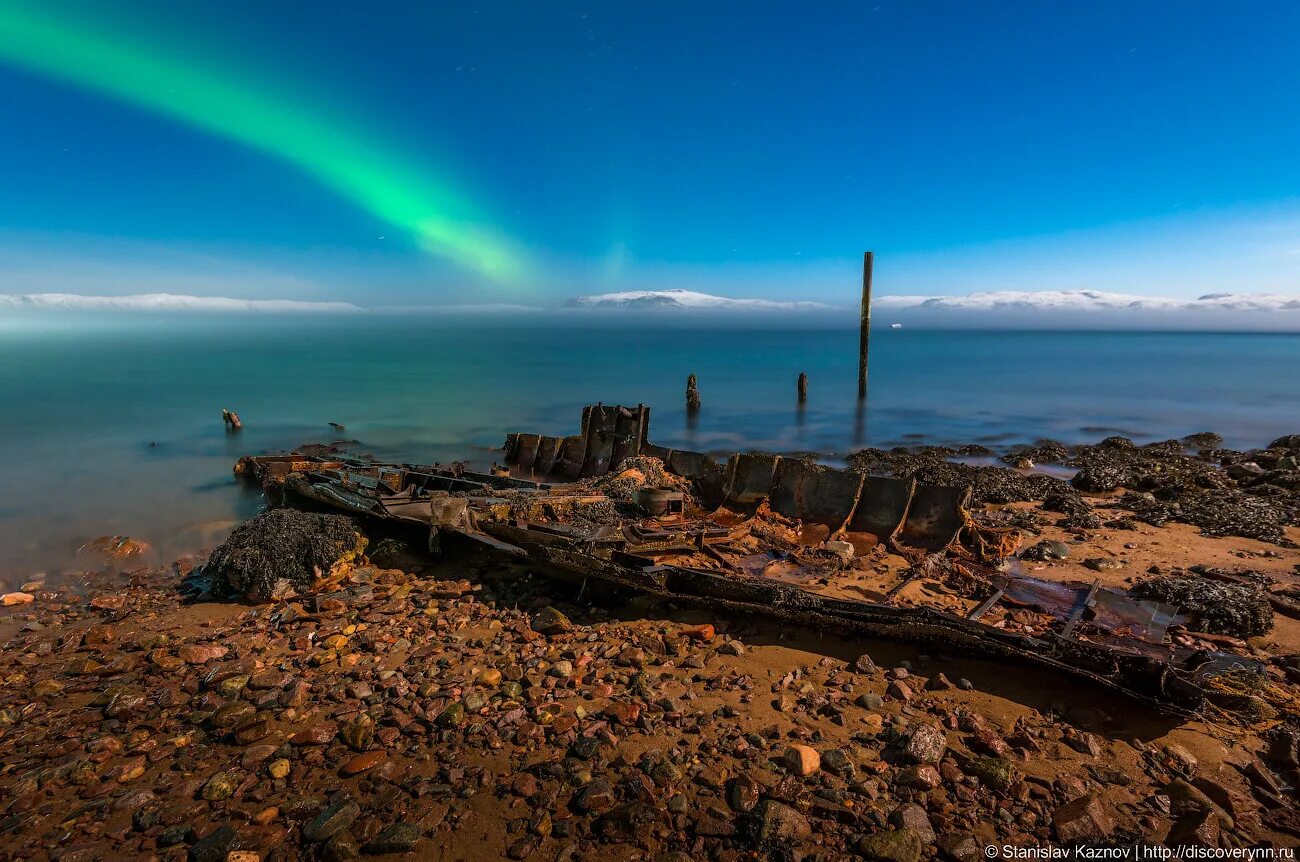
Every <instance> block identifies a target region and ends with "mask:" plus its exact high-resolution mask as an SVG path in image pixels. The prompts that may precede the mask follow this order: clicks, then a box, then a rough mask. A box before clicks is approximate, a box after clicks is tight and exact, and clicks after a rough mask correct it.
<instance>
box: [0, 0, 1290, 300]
mask: <svg viewBox="0 0 1300 862" xmlns="http://www.w3.org/2000/svg"><path fill="white" fill-rule="evenodd" d="M1297 33H1300V5H1297V4H1295V3H1290V2H1267V0H1265V2H1253V3H1249V4H1229V3H1208V2H1195V0H1192V2H1178V3H1173V2H1150V3H1137V4H1135V3H1131V2H1093V3H1086V4H1083V3H1067V2H1046V0H1044V2H1014V0H1009V2H1002V3H997V4H970V3H957V2H951V3H939V2H883V0H882V2H879V3H875V4H872V3H848V2H845V3H835V2H829V3H818V4H806V3H805V4H795V3H771V2H747V3H712V4H700V3H687V2H671V0H669V2H661V3H655V4H629V3H616V2H610V3H596V4H590V3H569V2H554V3H517V2H500V3H488V2H483V3H474V2H468V3H455V4H452V3H443V2H436V3H429V2H398V0H394V2H387V3H383V4H375V3H363V2H360V0H340V2H334V3H325V4H321V3H311V4H307V3H305V2H299V0H280V2H276V3H254V2H249V0H222V2H210V0H192V2H187V3H183V4H177V3H174V2H158V0H133V2H131V3H129V4H104V3H100V2H67V0H39V2H28V0H0V201H2V203H3V205H2V206H0V294H8V295H12V294H30V293H60V294H79V295H95V296H120V295H127V294H148V293H173V294H187V295H194V296H199V297H217V296H220V297H232V298H237V299H257V300H260V299H275V300H289V301H303V302H317V301H319V302H336V303H339V302H341V303H348V304H353V305H356V306H359V307H366V308H373V307H384V306H440V305H476V304H488V305H492V306H493V307H503V306H515V305H522V306H537V305H542V306H554V305H559V304H562V303H564V302H565V300H567V299H569V298H571V297H573V296H576V295H589V294H603V293H610V292H620V291H634V290H663V289H674V288H676V289H687V290H691V291H700V292H705V293H710V294H715V295H721V296H727V297H736V298H758V299H769V300H780V301H796V300H797V301H806V302H816V303H826V304H831V305H850V304H851V303H852V302H853V301H854V300H855V298H856V295H857V291H858V269H859V267H860V263H861V255H862V252H863V251H864V250H866V249H872V250H874V251H875V252H876V255H877V263H876V289H877V291H879V292H880V293H882V294H888V295H909V296H917V297H935V296H952V295H965V294H980V295H985V294H989V293H993V292H999V291H1001V292H1006V291H1012V292H1016V291H1028V292H1034V291H1056V292H1060V291H1079V290H1094V291H1104V292H1109V293H1114V294H1119V295H1124V296H1138V297H1145V296H1152V297H1165V298H1171V297H1172V298H1176V299H1186V300H1194V299H1195V298H1196V297H1198V296H1201V295H1204V294H1207V293H1249V294H1272V295H1283V296H1290V295H1296V294H1300V158H1297V157H1296V153H1297V152H1300V111H1297V110H1296V109H1295V94H1296V93H1297V92H1300V64H1298V63H1296V62H1295V61H1294V45H1295V36H1296V34H1297ZM3 308H4V306H3V305H0V311H2V310H3ZM1297 316H1300V312H1298V313H1297Z"/></svg>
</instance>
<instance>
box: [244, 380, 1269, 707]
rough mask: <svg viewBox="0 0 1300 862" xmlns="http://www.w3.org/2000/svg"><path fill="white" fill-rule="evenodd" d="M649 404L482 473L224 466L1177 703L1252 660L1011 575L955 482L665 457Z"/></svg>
mask: <svg viewBox="0 0 1300 862" xmlns="http://www.w3.org/2000/svg"><path fill="white" fill-rule="evenodd" d="M649 413H650V411H649V409H648V408H646V407H644V406H637V407H617V406H605V405H595V406H589V407H587V408H585V409H584V410H583V414H582V427H581V431H580V433H578V434H575V435H573V436H569V437H548V436H541V435H537V434H527V433H519V434H510V435H509V436H508V437H507V439H506V443H505V447H504V457H503V461H504V466H499V467H494V468H493V469H492V471H491V472H489V473H478V472H473V471H469V470H466V469H463V468H462V467H461V466H460V465H453V466H440V465H432V466H426V465H413V464H398V463H374V462H370V461H362V460H358V459H353V458H350V457H345V456H339V455H336V454H329V453H326V454H304V453H293V454H289V455H268V456H253V457H247V458H244V459H241V461H240V463H239V464H238V465H237V467H236V470H237V472H240V473H242V474H244V475H245V476H247V477H249V478H252V479H255V480H257V481H260V482H262V483H263V484H264V485H265V486H266V487H267V489H268V494H269V495H271V496H272V497H273V498H275V499H277V500H282V501H283V502H284V503H285V504H287V505H294V506H300V507H325V508H328V509H330V510H334V511H342V512H345V513H348V514H350V515H353V516H360V517H362V518H364V519H378V520H382V521H390V522H397V523H403V524H407V525H414V526H415V527H416V528H418V529H419V530H421V531H423V530H427V531H428V536H429V547H430V550H432V551H434V552H451V551H453V550H454V547H455V545H456V544H457V543H458V542H472V543H476V544H478V545H480V546H484V547H486V548H488V549H491V550H492V551H493V552H499V553H503V554H511V555H516V556H518V557H524V558H527V559H529V560H531V561H532V562H535V563H537V564H539V565H540V566H541V567H542V568H544V569H550V570H552V571H561V572H569V573H576V574H578V575H580V576H582V577H585V578H595V579H599V580H602V581H605V582H608V583H610V584H613V585H616V586H618V587H622V588H627V589H631V590H638V591H642V592H645V593H650V594H653V595H656V596H661V597H666V598H672V599H674V600H680V601H684V602H691V603H696V604H700V605H705V606H710V607H715V608H719V609H725V610H727V611H732V612H741V613H753V614H761V615H764V616H767V617H775V618H778V619H781V620H785V621H789V622H793V623H797V624H800V625H807V626H816V627H821V628H828V629H837V630H841V631H845V632H848V633H853V634H860V635H869V636H875V637H892V638H901V639H908V640H912V641H917V642H924V643H931V644H936V645H939V646H940V647H947V648H950V649H953V650H961V651H968V652H974V653H979V654H982V655H986V656H990V657H996V658H1003V659H1014V660H1020V661H1025V662H1030V663H1033V664H1037V665H1041V666H1047V667H1050V668H1053V669H1056V670H1058V671H1062V672H1065V673H1068V674H1072V675H1074V676H1076V677H1080V678H1085V679H1089V680H1092V681H1095V682H1097V683H1101V684H1103V685H1106V686H1109V687H1111V688H1115V689H1118V690H1120V691H1123V692H1125V693H1127V694H1129V695H1131V696H1133V697H1136V698H1139V699H1142V700H1144V701H1147V702H1150V703H1153V704H1156V705H1158V706H1160V707H1162V708H1165V709H1171V710H1175V711H1187V710H1191V709H1195V708H1196V707H1197V706H1198V705H1199V704H1200V703H1201V701H1202V699H1203V696H1204V692H1203V688H1202V686H1201V681H1202V680H1203V678H1204V677H1205V676H1206V675H1208V674H1214V673H1218V672H1220V671H1222V670H1223V669H1224V668H1226V667H1233V666H1237V665H1239V664H1240V663H1242V662H1246V663H1249V660H1247V659H1242V658H1240V657H1237V656H1228V655H1224V654H1218V653H1206V652H1203V651H1200V652H1198V651H1193V650H1190V649H1187V648H1184V647H1180V646H1177V645H1175V644H1173V643H1172V642H1170V640H1169V638H1167V636H1166V629H1167V628H1168V626H1169V625H1170V624H1171V623H1173V622H1174V621H1175V612H1176V610H1177V609H1176V608H1174V607H1171V606H1169V605H1163V604H1159V603H1156V602H1149V601H1138V600H1136V599H1134V598H1132V597H1130V596H1127V595H1125V594H1122V593H1119V592H1115V591H1112V590H1107V589H1104V588H1101V587H1099V585H1098V584H1096V583H1093V584H1090V585H1089V584H1063V583H1059V582H1049V581H1041V580H1037V579H1034V578H1030V577H1026V576H1024V575H1022V574H1021V573H1020V572H1019V569H1018V568H1017V565H1016V564H1017V562H1018V561H1017V560H1016V559H1015V557H1014V553H1015V551H1016V549H1017V547H1018V545H1019V541H1020V537H1019V535H1018V534H1017V533H1016V531H1014V530H1012V529H1008V528H993V527H988V526H983V525H981V524H979V523H978V522H977V521H976V520H975V519H973V518H972V515H971V512H970V511H969V510H968V505H969V499H970V489H969V488H959V487H937V486H927V485H918V484H917V483H916V482H914V481H911V480H901V479H897V478H890V477H881V476H870V475H864V474H862V473H858V472H855V471H852V470H839V469H832V468H830V467H827V466H824V465H819V464H817V463H814V462H813V461H811V460H807V459H801V458H786V457H781V456H779V455H773V454H734V455H731V456H730V457H729V458H728V459H727V460H726V461H725V462H723V461H719V460H717V459H715V458H713V457H711V456H709V455H706V454H703V453H699V452H691V451H683V450H675V449H667V448H664V447H662V446H657V445H655V444H653V443H651V442H650V440H649V435H648V430H649ZM885 558H889V559H892V560H895V561H896V563H897V564H896V565H894V566H889V565H885V564H883V563H882V560H884V559H885Z"/></svg>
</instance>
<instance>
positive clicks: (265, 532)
mask: <svg viewBox="0 0 1300 862" xmlns="http://www.w3.org/2000/svg"><path fill="white" fill-rule="evenodd" d="M365 549H366V538H365V536H364V535H362V533H361V531H360V530H358V529H357V526H356V525H355V524H354V523H353V522H352V521H351V519H349V518H346V517H344V516H342V515H320V514H316V513H314V512H300V511H298V510H297V509H269V510H267V511H265V512H263V513H261V514H260V515H257V516H256V517H254V518H251V519H249V520H247V521H245V522H244V523H242V524H240V525H239V526H238V527H236V528H235V531H234V532H233V533H231V534H230V538H229V539H227V540H226V543H225V544H224V545H222V546H221V547H219V548H217V549H216V550H215V551H213V552H212V556H211V557H209V558H208V564H207V566H206V567H205V571H206V572H207V573H209V574H211V575H213V576H215V577H216V578H218V579H220V580H224V581H225V583H226V584H227V585H229V587H230V589H231V590H233V591H235V592H236V593H239V594H240V595H243V596H245V597H247V598H248V599H250V600H251V601H255V602H267V601H272V600H274V599H280V598H285V597H288V596H290V595H293V594H296V593H303V592H308V591H310V590H312V588H313V587H314V586H315V585H317V583H318V582H320V581H321V580H323V579H330V577H331V574H333V575H335V576H337V575H338V574H339V573H340V571H341V570H343V569H345V568H346V567H348V566H349V565H351V564H352V563H354V562H355V561H356V560H357V559H358V558H360V557H361V555H362V554H363V553H364V552H365Z"/></svg>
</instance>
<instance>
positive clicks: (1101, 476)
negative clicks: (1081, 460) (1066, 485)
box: [1070, 463, 1133, 494]
mask: <svg viewBox="0 0 1300 862" xmlns="http://www.w3.org/2000/svg"><path fill="white" fill-rule="evenodd" d="M1132 482H1133V475H1132V473H1130V472H1129V471H1128V470H1126V469H1124V468H1123V467H1120V466H1118V465H1115V464H1100V463H1092V464H1087V465H1085V466H1084V467H1083V469H1081V470H1080V471H1079V472H1078V473H1075V474H1074V478H1073V479H1071V480H1070V484H1071V485H1073V486H1074V487H1076V488H1078V489H1079V490H1080V491H1087V492H1088V493H1090V494H1099V493H1101V492H1103V491H1114V490H1115V489H1116V488H1122V487H1124V486H1125V485H1130V484H1132Z"/></svg>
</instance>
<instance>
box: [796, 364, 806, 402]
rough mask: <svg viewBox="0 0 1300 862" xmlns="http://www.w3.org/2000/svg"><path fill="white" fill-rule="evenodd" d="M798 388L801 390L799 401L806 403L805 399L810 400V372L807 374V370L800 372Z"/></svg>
mask: <svg viewBox="0 0 1300 862" xmlns="http://www.w3.org/2000/svg"><path fill="white" fill-rule="evenodd" d="M797 388H798V390H799V403H800V404H802V403H804V402H805V401H807V400H808V374H807V372H804V371H800V372H799V382H798V384H797Z"/></svg>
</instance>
